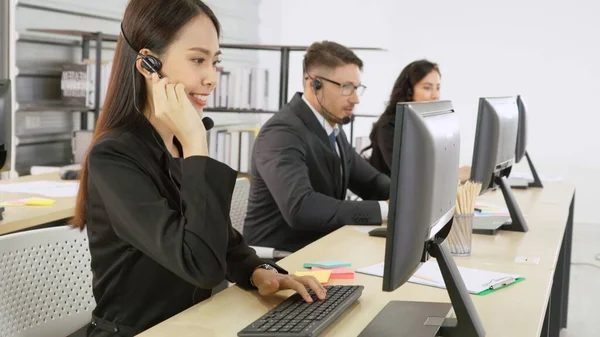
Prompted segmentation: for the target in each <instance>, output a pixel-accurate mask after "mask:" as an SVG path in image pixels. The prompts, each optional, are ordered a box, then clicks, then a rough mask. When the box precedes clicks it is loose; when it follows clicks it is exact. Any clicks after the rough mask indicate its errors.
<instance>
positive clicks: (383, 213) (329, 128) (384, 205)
mask: <svg viewBox="0 0 600 337" xmlns="http://www.w3.org/2000/svg"><path fill="white" fill-rule="evenodd" d="M302 100H304V103H306V105H308V107H309V108H310V110H312V112H313V113H314V114H315V118H317V120H318V121H319V123H320V124H321V125H322V126H323V128H324V129H325V133H327V137H329V135H330V134H331V133H332V132H335V136H336V138H337V136H338V135H339V134H340V126H339V125H338V124H334V126H331V124H329V122H328V121H327V120H326V119H325V117H323V116H322V115H321V114H320V113H319V112H318V111H317V110H315V108H313V106H312V105H311V104H310V102H308V100H307V99H306V97H305V96H304V95H302ZM335 150H336V152H337V154H338V156H339V157H340V158H341V156H340V144H338V142H337V141H336V142H335ZM340 169H341V168H340ZM379 208H380V209H381V219H382V220H387V217H388V211H389V205H388V203H387V201H379Z"/></svg>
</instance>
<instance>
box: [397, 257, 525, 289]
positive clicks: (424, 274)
mask: <svg viewBox="0 0 600 337" xmlns="http://www.w3.org/2000/svg"><path fill="white" fill-rule="evenodd" d="M458 271H459V272H460V276H461V277H462V279H463V281H464V282H465V286H466V288H467V290H468V291H469V293H471V294H475V295H487V294H489V293H491V292H494V291H496V290H498V289H502V288H504V287H507V286H510V285H513V284H516V283H519V282H521V281H524V280H525V278H524V277H521V276H519V275H515V274H504V273H498V272H493V271H487V270H482V269H473V268H466V267H461V266H458ZM408 282H411V283H417V284H422V285H427V286H432V287H437V288H443V289H445V288H446V285H445V284H444V280H443V278H442V273H441V272H440V268H439V266H438V263H437V261H436V260H435V259H430V260H429V261H427V262H426V263H424V264H422V265H421V267H420V268H419V269H418V270H417V271H416V272H415V273H414V274H413V276H412V277H411V278H410V279H409V280H408Z"/></svg>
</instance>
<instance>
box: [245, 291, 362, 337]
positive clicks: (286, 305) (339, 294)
mask: <svg viewBox="0 0 600 337" xmlns="http://www.w3.org/2000/svg"><path fill="white" fill-rule="evenodd" d="M325 289H327V296H326V297H325V299H324V300H319V299H318V298H317V295H315V293H314V292H313V291H312V290H310V289H309V291H308V292H309V294H310V295H311V297H312V299H313V302H312V303H307V302H306V301H304V299H303V298H302V297H301V296H300V295H299V294H298V293H296V294H294V295H292V296H290V297H288V298H287V299H286V300H285V301H283V302H281V303H280V304H279V305H278V306H276V307H275V308H273V309H271V310H270V311H269V312H267V313H266V314H265V315H263V316H262V317H261V318H259V319H257V320H256V321H254V322H252V324H250V325H248V326H247V327H245V328H244V329H243V330H242V331H240V332H238V336H239V337H262V336H290V337H291V336H293V337H313V336H318V335H319V334H320V333H321V332H322V331H323V330H325V328H327V327H328V326H329V325H330V324H331V323H332V322H333V321H334V320H335V319H336V318H337V317H338V316H340V315H341V314H342V313H343V312H344V311H346V309H348V308H349V307H350V305H352V303H354V302H355V301H356V300H357V299H358V298H359V297H360V295H361V294H362V291H363V289H364V287H363V286H325Z"/></svg>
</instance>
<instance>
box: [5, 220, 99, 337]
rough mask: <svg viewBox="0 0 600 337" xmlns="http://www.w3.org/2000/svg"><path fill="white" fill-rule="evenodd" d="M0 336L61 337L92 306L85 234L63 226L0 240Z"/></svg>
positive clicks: (79, 324) (82, 321)
mask: <svg viewBox="0 0 600 337" xmlns="http://www.w3.org/2000/svg"><path fill="white" fill-rule="evenodd" d="M0 275H2V280H1V281H0V336H2V337H33V336H45V337H65V336H67V335H69V334H71V333H73V332H75V331H78V330H80V329H81V328H83V327H85V326H86V325H87V324H89V323H90V321H91V317H92V309H93V308H94V307H95V306H96V302H95V300H94V297H93V294H92V272H91V269H90V253H89V246H88V241H87V234H86V231H83V232H80V231H79V230H78V229H72V228H70V227H69V226H60V227H52V228H45V229H36V230H29V231H24V232H19V233H14V234H7V235H4V236H0Z"/></svg>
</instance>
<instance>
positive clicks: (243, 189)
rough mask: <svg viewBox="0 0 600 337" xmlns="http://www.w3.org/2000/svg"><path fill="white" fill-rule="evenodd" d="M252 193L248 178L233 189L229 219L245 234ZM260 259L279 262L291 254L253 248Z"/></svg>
mask: <svg viewBox="0 0 600 337" xmlns="http://www.w3.org/2000/svg"><path fill="white" fill-rule="evenodd" d="M249 193H250V181H249V180H248V179H247V178H238V179H237V180H236V181H235V187H234V189H233V197H232V198H231V209H230V212H229V217H230V218H231V225H232V226H233V228H235V229H236V230H237V231H238V232H240V233H243V232H244V219H245V218H246V212H247V210H248V195H249ZM251 247H252V248H253V249H254V250H255V251H256V254H257V255H258V257H260V258H263V259H269V260H279V259H282V258H284V257H286V256H288V255H290V254H291V253H290V252H286V251H280V250H275V249H273V248H270V247H260V246H251Z"/></svg>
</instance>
